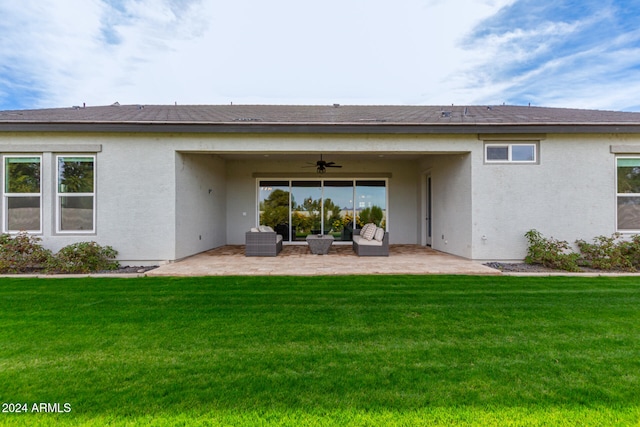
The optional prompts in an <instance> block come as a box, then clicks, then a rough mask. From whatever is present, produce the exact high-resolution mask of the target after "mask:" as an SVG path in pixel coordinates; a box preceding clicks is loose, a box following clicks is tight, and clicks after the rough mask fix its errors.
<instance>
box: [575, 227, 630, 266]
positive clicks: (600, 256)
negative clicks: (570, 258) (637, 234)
mask: <svg viewBox="0 0 640 427" xmlns="http://www.w3.org/2000/svg"><path fill="white" fill-rule="evenodd" d="M620 237H621V235H620V233H614V234H613V235H612V236H611V237H606V236H597V237H595V238H594V239H593V240H594V243H588V242H585V241H584V240H577V241H576V244H577V245H578V248H580V253H581V254H582V260H583V262H584V263H585V264H586V265H587V266H589V267H591V268H596V269H600V270H613V269H617V270H627V271H633V270H635V268H634V266H633V263H632V261H631V254H632V253H633V252H634V249H635V250H637V248H638V245H634V244H633V243H632V242H624V241H620ZM629 243H631V244H629ZM638 243H640V242H638ZM636 253H637V252H636ZM636 258H637V256H636Z"/></svg>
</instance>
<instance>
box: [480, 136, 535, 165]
mask: <svg viewBox="0 0 640 427" xmlns="http://www.w3.org/2000/svg"><path fill="white" fill-rule="evenodd" d="M517 146H520V147H522V146H527V147H533V160H514V159H513V147H517ZM492 147H501V148H504V147H506V148H507V158H506V159H498V160H492V159H489V155H488V151H489V148H492ZM539 151H540V146H539V143H538V142H537V141H519V142H505V141H485V143H484V162H485V164H524V165H536V164H539V157H540V156H539Z"/></svg>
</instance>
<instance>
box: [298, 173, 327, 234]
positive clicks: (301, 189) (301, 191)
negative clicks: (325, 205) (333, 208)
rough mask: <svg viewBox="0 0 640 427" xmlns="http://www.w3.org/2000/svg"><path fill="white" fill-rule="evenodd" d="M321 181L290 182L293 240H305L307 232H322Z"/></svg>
mask: <svg viewBox="0 0 640 427" xmlns="http://www.w3.org/2000/svg"><path fill="white" fill-rule="evenodd" d="M321 214H322V182H321V181H292V182H291V225H292V226H293V227H294V228H295V234H293V233H292V236H293V237H295V240H305V238H306V237H307V236H308V235H309V234H322V226H321V221H320V218H321V216H320V215H321Z"/></svg>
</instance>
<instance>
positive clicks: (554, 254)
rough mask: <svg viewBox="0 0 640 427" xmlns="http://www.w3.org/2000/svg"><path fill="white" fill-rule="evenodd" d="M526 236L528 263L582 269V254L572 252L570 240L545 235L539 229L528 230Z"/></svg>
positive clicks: (573, 269) (557, 267)
mask: <svg viewBox="0 0 640 427" xmlns="http://www.w3.org/2000/svg"><path fill="white" fill-rule="evenodd" d="M525 237H526V238H527V240H528V241H529V248H528V250H527V257H526V258H525V262H526V263H527V264H541V265H543V266H545V267H549V268H556V269H560V270H566V271H580V267H579V266H578V259H579V258H580V254H577V253H574V252H572V251H571V248H570V247H569V243H568V242H566V241H564V240H557V239H554V238H546V237H543V236H542V234H541V233H540V232H539V231H537V230H529V231H527V232H526V233H525Z"/></svg>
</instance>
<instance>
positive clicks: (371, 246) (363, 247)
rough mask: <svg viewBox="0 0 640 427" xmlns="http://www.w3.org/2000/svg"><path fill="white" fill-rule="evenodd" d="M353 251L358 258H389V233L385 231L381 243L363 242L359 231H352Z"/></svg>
mask: <svg viewBox="0 0 640 427" xmlns="http://www.w3.org/2000/svg"><path fill="white" fill-rule="evenodd" d="M353 251H354V252H355V253H356V255H358V256H389V232H388V231H385V233H384V237H383V238H382V243H381V244H377V243H375V242H374V241H371V242H369V241H363V239H362V238H361V237H360V229H356V230H353Z"/></svg>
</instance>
